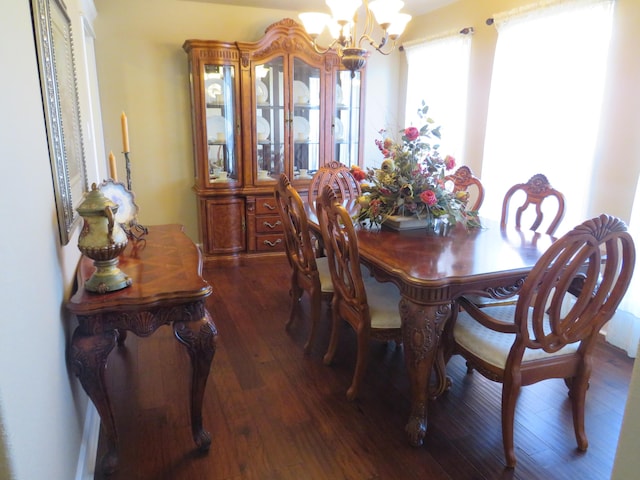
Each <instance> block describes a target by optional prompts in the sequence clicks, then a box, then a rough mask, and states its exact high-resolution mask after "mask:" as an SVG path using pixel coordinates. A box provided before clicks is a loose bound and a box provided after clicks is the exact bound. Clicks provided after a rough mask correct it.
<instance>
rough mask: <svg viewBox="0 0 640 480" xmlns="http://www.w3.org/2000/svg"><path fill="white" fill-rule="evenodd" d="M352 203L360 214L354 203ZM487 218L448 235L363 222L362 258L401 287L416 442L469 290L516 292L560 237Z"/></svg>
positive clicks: (311, 215) (438, 389)
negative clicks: (451, 324) (446, 339)
mask: <svg viewBox="0 0 640 480" xmlns="http://www.w3.org/2000/svg"><path fill="white" fill-rule="evenodd" d="M345 203H347V205H345V207H346V208H347V209H348V210H352V211H353V213H355V208H356V207H354V204H353V202H352V201H351V203H350V202H345ZM306 213H307V218H308V222H309V226H310V228H311V229H312V231H313V232H314V234H316V235H317V236H318V239H319V240H320V239H321V232H320V228H319V224H318V217H317V215H316V209H315V205H311V204H307V205H306ZM481 222H482V226H481V227H480V228H472V229H467V228H465V227H464V226H463V225H461V224H458V225H456V226H455V227H454V228H452V229H451V231H450V232H449V234H448V235H446V236H434V235H430V234H427V233H426V229H425V228H421V229H413V230H403V231H397V230H393V229H389V228H387V227H385V225H384V224H383V225H382V226H375V225H374V226H371V225H368V226H365V225H362V224H356V225H355V226H356V235H357V239H358V249H359V254H360V262H361V263H362V264H364V265H365V266H366V267H368V269H369V270H370V272H371V274H372V275H373V276H374V277H375V279H376V280H378V281H381V282H393V283H394V284H395V285H397V286H398V288H399V290H400V294H401V299H400V303H399V306H398V308H399V313H400V317H401V322H402V341H403V351H404V361H405V365H406V370H407V375H408V379H409V384H410V398H411V411H410V414H409V419H408V421H407V424H406V426H405V431H406V434H407V436H408V440H409V443H410V444H411V445H414V446H420V445H422V443H423V440H424V437H425V435H426V432H427V402H428V400H429V399H430V398H436V397H438V396H439V395H440V394H442V393H443V392H444V391H446V390H447V388H448V386H449V385H450V383H449V380H448V379H447V378H446V373H445V365H444V359H443V358H444V355H442V350H439V349H441V348H443V344H442V343H443V342H442V333H443V329H444V326H445V325H446V323H447V321H448V320H449V319H450V318H451V314H452V312H453V309H454V308H458V305H457V302H456V300H457V299H458V298H459V297H461V296H463V295H476V296H477V295H480V296H484V297H488V298H493V299H500V300H504V299H506V298H509V297H513V296H514V295H516V294H517V293H518V291H519V290H520V288H521V287H522V284H523V283H524V280H525V278H526V277H527V274H528V273H529V272H530V271H531V270H532V268H533V266H534V265H535V263H536V261H537V260H538V259H539V258H540V256H541V255H542V254H543V253H544V251H545V250H546V249H547V248H548V247H549V246H550V245H551V244H552V243H553V241H554V240H555V238H554V237H552V236H550V235H546V234H540V233H535V232H533V231H530V230H523V229H518V228H515V227H511V226H501V225H500V222H499V221H497V220H495V221H494V220H490V219H486V218H482V219H481ZM439 353H440V355H438V354H439ZM436 359H438V361H436ZM434 364H435V366H436V368H435V373H436V374H435V375H434V381H433V382H431V377H432V371H433V370H434ZM430 382H431V384H430Z"/></svg>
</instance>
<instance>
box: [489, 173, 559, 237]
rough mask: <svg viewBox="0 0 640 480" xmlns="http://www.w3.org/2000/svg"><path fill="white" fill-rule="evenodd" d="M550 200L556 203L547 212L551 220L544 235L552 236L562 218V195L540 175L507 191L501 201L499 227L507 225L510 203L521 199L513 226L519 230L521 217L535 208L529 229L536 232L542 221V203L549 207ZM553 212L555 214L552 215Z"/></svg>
mask: <svg viewBox="0 0 640 480" xmlns="http://www.w3.org/2000/svg"><path fill="white" fill-rule="evenodd" d="M551 198H555V200H556V202H557V203H556V204H554V205H553V208H552V209H550V210H549V212H550V213H551V214H552V220H551V222H550V223H549V224H548V227H547V229H546V232H545V233H546V234H547V235H553V234H554V233H555V231H556V230H557V229H558V226H559V225H560V222H561V221H562V218H563V217H564V206H565V199H564V195H563V194H562V193H561V192H559V191H558V190H556V189H555V188H553V187H552V186H551V184H550V183H549V180H548V179H547V177H546V176H544V175H543V174H541V173H537V174H535V175H534V176H533V177H531V178H530V179H529V180H528V181H527V182H526V183H517V184H515V185H513V186H512V187H511V188H510V189H509V190H507V193H505V195H504V199H503V201H502V214H501V218H500V225H501V226H503V227H504V226H506V225H507V223H509V219H510V216H509V209H510V208H511V206H512V203H516V202H518V200H519V199H522V203H521V204H520V206H518V207H517V209H516V211H515V215H514V221H515V225H516V227H517V228H521V224H522V218H523V215H526V214H528V213H529V212H531V210H529V212H527V210H528V209H529V208H530V207H535V218H534V219H533V221H532V223H531V226H530V227H529V229H530V230H532V231H534V232H537V231H538V230H539V229H540V226H541V225H542V222H543V219H544V212H543V209H542V205H543V202H545V203H544V204H545V207H547V206H551V204H552V203H553V202H552V201H550V199H551ZM554 211H555V213H553V212H554ZM525 212H526V213H525Z"/></svg>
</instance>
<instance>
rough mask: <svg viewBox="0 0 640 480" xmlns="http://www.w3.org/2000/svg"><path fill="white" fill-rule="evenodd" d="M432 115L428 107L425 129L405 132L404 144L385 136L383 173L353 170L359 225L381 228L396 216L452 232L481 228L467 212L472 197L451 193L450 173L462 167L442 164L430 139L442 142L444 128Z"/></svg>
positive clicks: (422, 111) (423, 110)
mask: <svg viewBox="0 0 640 480" xmlns="http://www.w3.org/2000/svg"><path fill="white" fill-rule="evenodd" d="M428 110H429V107H428V106H427V105H425V104H424V102H423V103H422V106H421V107H420V108H419V109H418V115H419V117H420V118H421V119H422V120H424V122H425V123H424V125H423V126H422V127H420V128H417V127H407V128H405V129H404V130H402V131H401V132H400V134H401V142H395V141H394V140H393V139H392V138H389V137H386V136H385V135H386V133H387V132H386V130H381V131H380V133H381V135H383V140H376V145H377V146H378V148H379V149H380V151H381V152H382V154H383V155H384V160H383V161H382V164H381V166H380V168H379V169H371V168H369V169H367V170H366V171H364V170H362V169H360V168H358V167H353V168H352V169H351V173H352V174H353V176H354V178H356V180H358V181H360V182H361V190H362V195H361V196H360V198H359V199H358V204H359V206H360V210H359V213H358V214H356V216H355V219H356V220H357V221H359V222H361V223H366V222H369V223H370V224H374V225H380V224H382V223H383V222H384V221H385V220H386V219H387V218H388V217H389V216H391V215H405V216H409V215H410V216H416V217H418V218H426V219H431V220H433V219H440V220H443V221H445V222H446V223H448V224H449V225H450V226H454V225H455V224H456V223H458V222H460V223H462V224H463V225H465V227H467V228H472V227H479V226H480V222H479V219H478V214H477V212H469V211H466V209H465V207H466V205H467V201H468V198H469V194H468V193H467V192H457V193H453V192H452V191H450V190H448V189H447V188H445V176H446V172H447V171H448V170H452V169H453V168H454V167H455V166H456V161H455V158H453V157H452V156H450V155H447V156H445V157H444V158H442V157H441V156H440V153H439V152H438V148H439V145H438V144H434V145H432V144H431V143H429V139H432V138H437V139H439V138H440V127H439V126H437V127H434V121H433V120H432V119H431V118H429V117H428V116H427V112H428Z"/></svg>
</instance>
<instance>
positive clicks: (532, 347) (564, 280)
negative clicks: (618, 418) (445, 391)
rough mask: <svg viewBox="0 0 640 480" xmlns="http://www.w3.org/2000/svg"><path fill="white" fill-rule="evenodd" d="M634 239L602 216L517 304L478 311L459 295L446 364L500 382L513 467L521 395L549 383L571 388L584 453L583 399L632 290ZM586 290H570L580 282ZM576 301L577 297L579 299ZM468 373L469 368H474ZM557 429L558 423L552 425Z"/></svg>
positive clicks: (583, 228)
mask: <svg viewBox="0 0 640 480" xmlns="http://www.w3.org/2000/svg"><path fill="white" fill-rule="evenodd" d="M634 263H635V247H634V244H633V239H632V238H631V236H630V235H629V233H628V232H627V228H626V225H625V224H624V223H623V222H622V221H621V220H619V219H617V218H615V217H612V216H609V215H600V216H599V217H596V218H593V219H591V220H588V221H586V222H584V223H582V224H581V225H578V226H577V227H575V228H574V229H573V230H571V231H570V232H568V233H567V234H566V235H564V236H563V237H561V238H560V239H558V240H557V241H556V242H554V243H553V244H552V245H551V247H549V249H548V250H547V251H546V252H545V253H544V254H543V255H542V257H540V259H539V260H538V262H537V263H536V264H535V266H534V268H533V270H532V271H531V273H530V274H529V275H528V276H527V278H526V280H525V282H524V285H523V287H522V289H521V291H520V295H519V296H518V301H517V303H516V304H515V305H502V306H494V307H485V308H478V306H476V305H475V304H474V302H472V301H469V300H468V299H466V298H464V297H462V298H460V299H459V304H460V305H461V307H462V308H461V309H453V310H454V312H453V318H452V319H451V322H449V323H448V324H447V326H446V328H445V332H444V337H443V338H444V340H443V345H444V349H445V350H446V353H445V361H446V360H448V359H449V358H450V356H451V355H455V354H459V355H462V356H463V357H464V358H465V359H466V360H467V363H468V365H471V366H472V367H473V369H475V370H477V371H478V372H480V373H481V374H482V375H484V376H485V377H487V378H488V379H490V380H493V381H496V382H500V383H502V438H503V444H504V454H505V459H506V464H507V467H514V466H515V465H516V456H515V452H514V417H515V408H516V401H517V399H518V395H519V393H520V389H521V387H523V386H526V385H530V384H533V383H537V382H539V381H542V380H546V379H549V378H561V379H564V381H565V383H566V385H567V386H568V388H569V398H570V401H571V407H572V413H573V425H574V433H575V437H576V441H577V444H578V449H579V450H581V451H584V450H586V449H587V446H588V440H587V436H586V433H585V426H584V416H585V399H586V391H587V388H588V386H589V377H590V374H591V370H592V368H594V367H596V365H594V364H593V348H594V345H595V344H596V342H597V341H598V335H599V332H600V329H601V328H602V327H603V326H604V325H605V324H606V323H607V321H609V319H610V318H611V317H612V315H613V314H614V312H615V310H616V308H617V307H618V304H619V303H620V300H621V299H622V297H623V296H624V294H625V292H626V291H627V288H628V286H629V281H630V279H631V275H632V273H633V267H634ZM576 278H581V279H582V282H581V283H582V285H581V288H580V289H578V290H573V288H572V287H573V286H574V285H575V279H576ZM574 295H575V296H574ZM469 371H471V370H469ZM553 422H554V423H557V420H553Z"/></svg>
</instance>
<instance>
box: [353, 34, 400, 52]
mask: <svg viewBox="0 0 640 480" xmlns="http://www.w3.org/2000/svg"><path fill="white" fill-rule="evenodd" d="M363 40H366V41H367V42H369V45H371V46H372V47H373V48H375V49H376V51H377V52H379V53H381V54H382V55H391V52H393V51H394V50H395V48H396V41H395V40H393V43H392V44H391V48H390V49H389V51H387V52H385V51H384V50H382V48H383V47H385V46H387V41H388V40H389V35H388V34H387V32H384V37H383V38H382V40H381V41H380V43H378V44H376V41H375V40H374V39H373V38H371V36H369V35H362V36H361V37H360V41H359V42H358V44H362V41H363Z"/></svg>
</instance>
